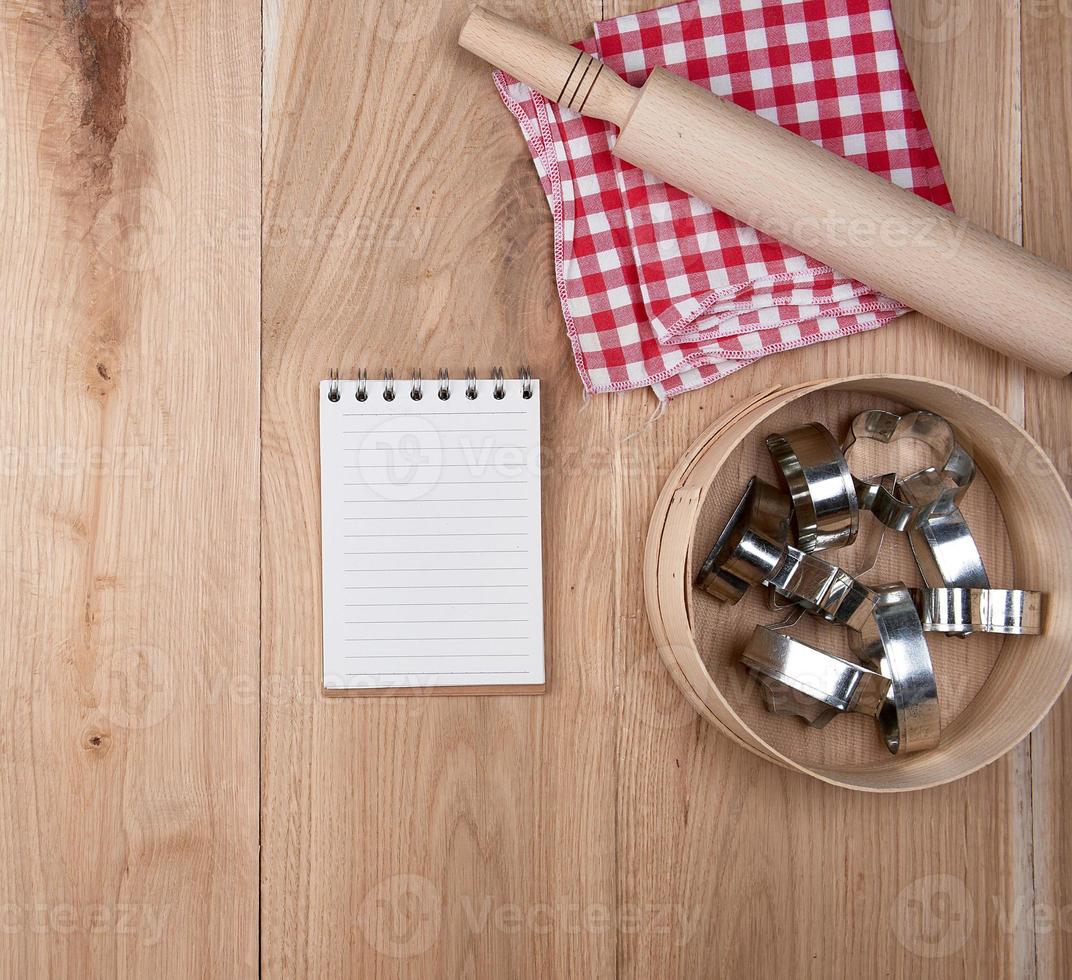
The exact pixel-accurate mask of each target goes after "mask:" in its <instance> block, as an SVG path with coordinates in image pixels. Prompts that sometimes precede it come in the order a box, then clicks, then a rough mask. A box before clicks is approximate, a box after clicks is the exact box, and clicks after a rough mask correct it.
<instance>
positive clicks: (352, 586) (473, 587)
mask: <svg viewBox="0 0 1072 980" xmlns="http://www.w3.org/2000/svg"><path fill="white" fill-rule="evenodd" d="M345 588H346V589H358V590H365V589H391V590H392V591H394V590H397V589H399V588H401V586H398V585H347V586H345ZM404 588H407V589H527V588H528V586H527V585H452V584H447V585H406V586H404Z"/></svg>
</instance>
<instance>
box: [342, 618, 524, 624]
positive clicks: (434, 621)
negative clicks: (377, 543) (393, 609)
mask: <svg viewBox="0 0 1072 980" xmlns="http://www.w3.org/2000/svg"><path fill="white" fill-rule="evenodd" d="M527 622H528V620H527V619H347V620H344V622H343V625H344V626H381V625H382V626H386V625H389V624H391V625H397V624H400V623H427V624H431V625H434V626H446V625H448V624H450V623H496V624H498V623H527Z"/></svg>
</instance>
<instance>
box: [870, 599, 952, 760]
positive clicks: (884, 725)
mask: <svg viewBox="0 0 1072 980" xmlns="http://www.w3.org/2000/svg"><path fill="white" fill-rule="evenodd" d="M877 596H878V597H877V601H876V602H875V605H874V614H873V615H872V616H871V617H870V619H869V620H868V621H867V622H866V623H865V624H864V628H863V629H862V630H859V631H856V632H852V633H850V634H849V642H850V645H851V648H852V651H853V653H855V654H856V655H857V656H858V657H859V658H860V659H861V660H862V661H864V663H867V664H871V665H873V666H875V667H876V668H877V669H878V670H879V672H880V673H881V674H882V675H883V676H884V677H888V678H889V679H890V681H891V682H892V683H891V685H890V690H889V692H888V694H887V696H886V700H885V702H884V703H883V705H882V707H881V708H880V709H879V713H878V722H879V728H880V730H881V732H882V736H883V738H884V739H885V741H886V747H887V748H888V749H889V750H890V752H892V753H893V754H894V755H897V754H898V753H901V752H906V753H907V752H919V751H922V750H923V749H930V748H933V747H934V746H935V745H937V744H938V740H939V738H940V736H941V717H940V714H939V708H938V688H937V685H936V683H935V679H934V667H933V666H932V664H931V656H930V651H929V650H928V648H927V639H926V637H925V636H924V634H923V624H922V623H921V622H920V618H919V613H917V612H916V606H915V603H914V602H913V600H912V596H911V594H910V593H909V591H908V589H907V588H906V587H905V586H904V585H902V584H900V583H897V584H895V585H888V586H885V587H883V588H881V589H878V590H877Z"/></svg>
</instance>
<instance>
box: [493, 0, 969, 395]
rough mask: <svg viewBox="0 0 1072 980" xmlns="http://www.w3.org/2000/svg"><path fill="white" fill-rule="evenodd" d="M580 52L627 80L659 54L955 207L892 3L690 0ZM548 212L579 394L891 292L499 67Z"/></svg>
mask: <svg viewBox="0 0 1072 980" xmlns="http://www.w3.org/2000/svg"><path fill="white" fill-rule="evenodd" d="M577 46H578V47H580V48H583V49H584V50H585V51H587V52H588V53H590V54H593V55H595V56H596V57H598V58H600V59H601V60H602V61H604V62H606V64H607V66H608V67H610V68H612V69H614V70H615V71H616V72H617V73H618V74H620V75H622V76H623V77H624V78H625V79H626V80H628V81H629V82H630V83H632V84H633V85H640V84H642V83H643V81H644V79H645V78H646V77H647V75H648V73H649V72H650V71H651V69H652V68H653V67H655V66H656V65H664V66H665V67H666V68H668V69H669V70H670V71H672V72H674V73H675V74H678V75H682V76H684V77H686V78H688V79H690V80H691V81H693V82H695V83H697V84H699V85H703V86H705V87H706V88H708V89H710V90H711V91H713V92H715V93H716V94H718V95H720V96H722V97H724V98H727V99H729V100H731V101H732V102H735V103H737V104H738V105H740V106H743V107H744V108H747V109H749V110H751V111H753V112H756V113H757V114H759V115H761V116H763V117H765V118H767V119H770V120H772V121H774V122H776V123H778V124H779V125H781V126H783V127H784V128H786V129H789V130H791V131H792V132H795V133H798V134H799V135H801V136H804V137H805V138H807V139H810V140H812V141H813V142H815V143H817V144H819V145H820V146H823V147H825V148H826V149H828V150H830V151H832V152H834V153H837V154H838V155H840V156H842V157H845V158H846V159H848V160H851V161H852V162H854V163H856V164H858V165H859V166H861V167H865V168H867V169H869V170H871V171H873V172H875V173H878V174H881V175H882V176H884V177H886V178H887V179H888V180H891V181H893V182H894V183H896V184H898V185H900V186H901V187H905V188H909V189H911V190H912V191H914V192H915V193H916V194H919V195H920V196H921V197H924V198H926V199H927V200H930V201H933V202H934V203H936V204H939V205H941V206H943V207H951V205H950V199H949V192H948V190H947V188H946V186H945V182H944V180H943V178H942V173H941V168H940V166H939V163H938V159H937V156H936V154H935V152H934V147H933V145H932V143H931V140H930V135H929V133H928V132H927V127H926V123H925V122H924V119H923V115H922V113H921V112H920V108H919V103H918V101H917V99H916V96H915V92H914V90H913V88H912V81H911V79H910V78H909V76H908V72H907V70H906V68H905V64H904V59H903V57H902V55H901V51H900V47H899V45H898V42H897V35H896V33H895V32H894V27H893V17H892V14H891V11H890V7H889V0H698V2H697V0H692V2H686V3H679V4H676V5H674V6H670V7H663V8H660V9H657V10H649V11H645V12H644V13H640V14H630V15H627V16H624V17H618V18H615V19H613V20H606V21H600V22H599V23H597V24H595V35H594V37H593V38H591V39H589V40H587V41H584V42H580V43H579V44H578V45H577ZM495 83H496V85H497V87H498V89H499V93H500V95H501V96H502V98H503V101H504V102H505V103H506V105H507V107H508V108H509V109H510V110H511V112H512V113H513V114H514V116H515V117H516V118H517V121H518V123H519V124H520V126H521V129H522V132H523V133H524V136H525V139H526V141H527V143H528V147H529V150H530V152H531V153H532V157H533V160H534V162H535V164H536V170H537V173H538V175H539V177H540V181H541V183H542V185H543V189H544V192H545V193H546V195H547V199H548V203H549V204H550V207H551V211H552V214H553V215H554V223H555V271H556V277H557V282H558V291H559V297H560V300H561V303H562V311H563V314H564V316H565V321H566V327H567V332H568V334H569V338H570V342H571V344H572V346H573V352H574V357H575V359H576V362H577V368H578V370H579V371H580V374H581V378H582V380H583V382H584V385H585V387H586V388H587V390H588V391H591V392H600V391H619V390H623V389H627V388H637V387H643V386H647V385H650V386H652V387H653V389H654V390H655V392H656V394H657V395H658V396H659V397H660V398H666V397H669V396H671V395H674V394H678V393H680V392H682V391H687V390H689V389H690V388H695V387H699V386H700V385H703V384H707V383H709V382H711V381H714V380H717V379H718V378H721V377H724V376H725V375H727V374H729V373H731V372H733V371H735V370H738V369H739V368H741V367H744V366H745V365H747V364H751V363H753V362H754V361H756V360H757V359H758V358H760V357H762V356H764V355H766V354H771V353H774V352H776V351H782V350H789V349H791V348H794V347H802V346H804V345H806V344H811V343H815V342H817V341H821V340H830V339H833V338H835V337H843V336H847V335H849V334H852V333H858V332H860V331H862V330H870V329H874V328H875V327H879V326H881V325H882V324H884V323H887V322H888V321H889V320H891V319H893V318H894V317H896V316H899V315H900V314H901V313H904V312H906V310H905V308H904V307H903V306H901V305H900V304H898V303H897V302H896V301H894V300H892V299H890V298H888V297H886V296H883V295H881V294H880V293H877V292H875V291H874V290H872V289H870V288H869V287H868V286H866V285H864V284H863V283H860V282H856V281H854V280H852V279H849V278H848V277H846V276H843V275H841V274H839V273H838V272H836V271H834V270H832V269H830V268H829V267H828V266H825V265H823V264H822V263H820V262H818V261H816V260H815V259H812V258H810V257H809V256H806V255H803V254H801V253H800V252H798V251H796V250H794V249H792V248H790V247H789V246H787V245H784V244H782V243H781V242H778V241H776V240H775V239H773V238H771V237H769V236H767V235H764V234H762V233H761V232H758V231H756V230H755V229H753V228H751V227H749V226H748V225H745V224H742V223H741V222H739V221H736V220H735V219H733V218H731V217H730V216H729V215H726V214H724V213H723V212H720V211H716V210H714V209H713V208H711V207H710V206H709V205H706V204H704V203H703V202H702V201H699V200H697V199H696V198H692V197H689V196H688V195H686V194H684V193H682V192H681V191H679V190H677V189H676V188H673V187H670V186H669V185H667V184H665V183H663V182H662V181H660V180H657V179H656V178H654V177H652V176H651V175H649V174H647V173H645V172H643V171H641V170H638V169H637V168H635V167H633V166H630V165H629V164H627V163H624V162H622V161H621V160H618V159H617V158H616V157H614V156H613V155H612V154H611V148H612V147H613V146H614V141H615V139H616V136H617V131H616V129H615V127H613V126H612V125H610V124H608V123H604V122H601V121H600V120H595V119H588V118H584V117H581V116H578V115H577V114H576V113H574V112H571V111H570V110H568V109H563V108H561V107H560V106H558V105H557V104H555V103H551V102H548V101H547V100H545V99H544V98H543V97H542V96H541V95H540V94H539V93H537V92H533V91H532V90H531V89H529V88H528V87H527V86H526V85H523V84H522V83H520V82H517V81H516V80H514V79H513V78H511V77H510V76H508V75H506V74H505V73H503V72H496V73H495Z"/></svg>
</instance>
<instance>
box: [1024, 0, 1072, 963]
mask: <svg viewBox="0 0 1072 980" xmlns="http://www.w3.org/2000/svg"><path fill="white" fill-rule="evenodd" d="M1020 19H1021V24H1022V29H1023V43H1024V51H1025V57H1024V74H1023V107H1024V109H1023V127H1024V141H1023V146H1024V161H1023V166H1024V244H1025V245H1026V247H1027V248H1029V249H1030V250H1031V251H1033V252H1036V253H1037V254H1039V255H1043V256H1045V257H1046V258H1048V259H1051V260H1052V261H1054V262H1058V263H1060V264H1062V265H1064V266H1065V267H1066V268H1069V267H1072V172H1070V170H1069V160H1072V96H1070V92H1072V11H1070V10H1069V8H1068V6H1067V5H1062V4H1046V3H1034V2H1024V3H1023V5H1022V7H1021V16H1020ZM1025 396H1026V397H1025V401H1026V415H1027V421H1028V425H1029V427H1030V428H1031V430H1032V431H1033V432H1034V433H1035V434H1036V436H1037V437H1038V439H1039V441H1040V442H1041V443H1042V445H1043V446H1045V447H1046V450H1047V452H1048V453H1049V455H1050V457H1051V459H1053V461H1054V464H1055V465H1056V466H1057V469H1058V471H1059V472H1060V474H1061V476H1062V477H1063V478H1064V481H1065V483H1066V484H1067V485H1069V486H1072V450H1070V448H1069V437H1068V433H1069V424H1070V423H1072V388H1070V383H1069V380H1068V379H1067V378H1065V379H1063V380H1061V381H1054V380H1052V379H1048V378H1041V377H1037V376H1036V375H1034V374H1031V373H1029V374H1028V377H1027V383H1026V392H1025ZM1069 753H1072V699H1070V696H1069V694H1068V692H1067V691H1066V693H1065V694H1064V696H1063V697H1061V698H1060V700H1059V701H1058V702H1057V705H1056V706H1055V707H1054V709H1053V711H1052V713H1051V714H1050V715H1049V717H1047V718H1046V719H1045V721H1044V722H1043V723H1042V725H1040V726H1039V728H1038V729H1036V731H1035V732H1034V734H1033V735H1032V736H1031V755H1030V758H1031V777H1032V782H1031V793H1030V796H1029V799H1030V801H1031V812H1032V816H1033V830H1034V834H1033V843H1034V861H1033V865H1032V871H1033V879H1032V884H1033V889H1032V890H1031V891H1027V890H1026V889H1025V890H1024V891H1023V892H1021V894H1019V895H1017V896H1016V898H1017V904H1016V905H1015V906H1013V907H1012V909H1011V910H1010V920H1011V922H1012V924H1013V926H1014V927H1015V928H1016V929H1018V930H1021V931H1024V932H1027V933H1030V934H1031V935H1033V937H1034V939H1035V945H1036V950H1035V968H1036V971H1037V976H1039V977H1061V976H1068V975H1069V973H1070V972H1072V838H1070V834H1069V827H1068V813H1069V809H1070V808H1072V789H1070V787H1069V783H1068V777H1067V759H1068V758H1069Z"/></svg>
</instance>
